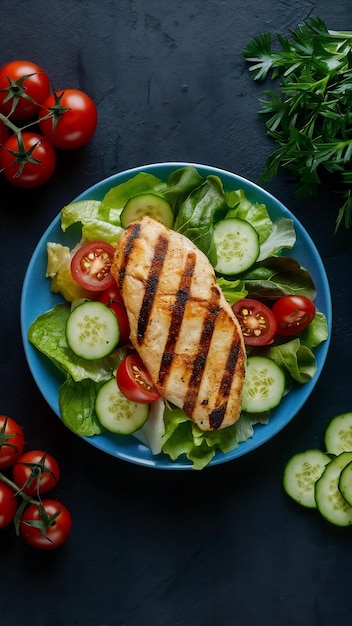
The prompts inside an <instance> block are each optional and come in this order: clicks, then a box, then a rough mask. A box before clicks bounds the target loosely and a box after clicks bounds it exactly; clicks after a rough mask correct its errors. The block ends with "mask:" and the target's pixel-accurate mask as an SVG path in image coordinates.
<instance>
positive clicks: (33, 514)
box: [20, 500, 72, 550]
mask: <svg viewBox="0 0 352 626" xmlns="http://www.w3.org/2000/svg"><path fill="white" fill-rule="evenodd" d="M32 522H34V523H35V524H37V523H38V522H40V526H41V527H40V528H37V526H33V524H32ZM71 528H72V518H71V514H70V512H69V510H68V509H67V508H66V507H65V506H64V505H63V504H61V502H58V501H57V500H42V502H41V503H40V504H34V503H33V504H29V505H28V506H27V508H25V510H24V513H23V515H22V517H21V521H20V534H21V536H22V537H23V539H24V540H25V541H26V542H27V543H28V544H29V545H30V546H32V547H33V548H38V549H39V550H53V549H54V548H58V547H59V546H61V545H62V544H63V543H64V542H65V541H66V539H67V538H68V536H69V534H70V532H71Z"/></svg>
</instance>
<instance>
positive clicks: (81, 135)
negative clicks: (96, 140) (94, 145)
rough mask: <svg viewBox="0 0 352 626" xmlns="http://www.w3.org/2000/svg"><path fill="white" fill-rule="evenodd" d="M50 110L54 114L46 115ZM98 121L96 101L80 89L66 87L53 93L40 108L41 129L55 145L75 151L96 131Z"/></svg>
mask: <svg viewBox="0 0 352 626" xmlns="http://www.w3.org/2000/svg"><path fill="white" fill-rule="evenodd" d="M48 112H51V113H52V114H53V116H52V117H50V118H48V119H41V118H44V117H45V116H46V115H47V114H48ZM97 122H98V113H97V108H96V106H95V104H94V102H93V100H92V99H91V98H90V97H89V96H88V95H87V94H86V93H84V92H83V91H80V90H79V89H65V90H61V91H57V92H56V93H53V94H50V96H49V97H48V98H47V99H46V100H45V102H43V105H42V107H41V109H40V111H39V128H40V130H41V132H42V133H43V135H45V136H46V137H47V139H48V141H50V142H51V143H52V145H53V146H55V148H60V149H61V150H73V149H75V148H81V147H82V146H84V145H85V144H86V143H88V141H89V140H90V139H91V137H92V136H93V134H94V131H95V129H96V126H97Z"/></svg>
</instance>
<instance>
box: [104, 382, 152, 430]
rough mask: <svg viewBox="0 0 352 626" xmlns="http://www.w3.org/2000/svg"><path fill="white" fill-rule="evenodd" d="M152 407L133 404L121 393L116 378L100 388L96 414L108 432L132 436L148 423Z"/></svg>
mask: <svg viewBox="0 0 352 626" xmlns="http://www.w3.org/2000/svg"><path fill="white" fill-rule="evenodd" d="M149 410H150V405H149V404H141V403H137V402H131V400H128V398H126V396H124V395H123V393H122V392H121V391H120V389H119V388H118V386H117V382H116V378H115V377H114V378H111V379H110V380H108V382H106V383H104V385H103V386H102V387H100V389H99V391H98V393H97V397H96V400H95V412H96V415H97V418H98V420H99V422H100V423H101V425H102V426H104V428H106V430H109V431H110V432H112V433H116V434H119V435H130V434H132V433H134V432H135V431H136V430H138V429H139V428H141V427H142V426H143V424H144V423H145V422H146V421H147V419H148V415H149Z"/></svg>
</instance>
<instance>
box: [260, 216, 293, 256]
mask: <svg viewBox="0 0 352 626" xmlns="http://www.w3.org/2000/svg"><path fill="white" fill-rule="evenodd" d="M295 243H296V232H295V229H294V225H293V220H291V219H289V218H287V217H282V218H280V219H279V220H277V221H276V222H274V223H273V229H272V231H271V233H270V235H269V237H268V238H267V239H266V240H265V241H264V242H263V243H262V244H261V246H260V251H259V256H258V259H257V262H259V261H263V259H267V258H268V257H271V256H275V255H276V254H277V253H278V252H280V250H283V249H284V248H293V246H294V245H295Z"/></svg>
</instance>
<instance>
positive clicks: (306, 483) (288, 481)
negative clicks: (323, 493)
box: [283, 449, 331, 509]
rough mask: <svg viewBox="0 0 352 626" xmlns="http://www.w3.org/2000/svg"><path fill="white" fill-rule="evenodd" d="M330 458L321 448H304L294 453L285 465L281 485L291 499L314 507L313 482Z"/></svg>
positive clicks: (310, 507) (315, 504) (305, 505)
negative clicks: (302, 450) (304, 449)
mask: <svg viewBox="0 0 352 626" xmlns="http://www.w3.org/2000/svg"><path fill="white" fill-rule="evenodd" d="M330 461H331V458H330V457H329V456H328V455H327V454H324V452H322V451H321V450H315V449H313V450H306V451H305V452H299V453H297V454H295V455H294V456H293V457H291V459H290V460H289V461H288V463H287V464H286V466H285V469H284V473H283V487H284V489H285V491H286V493H287V495H289V496H290V497H291V498H292V499H293V500H295V501H296V502H298V504H301V505H302V506H304V507H307V508H309V509H315V508H316V506H317V503H316V501H315V483H316V482H317V480H318V478H320V476H321V475H322V473H323V471H324V469H325V466H326V465H327V464H328V463H330Z"/></svg>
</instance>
